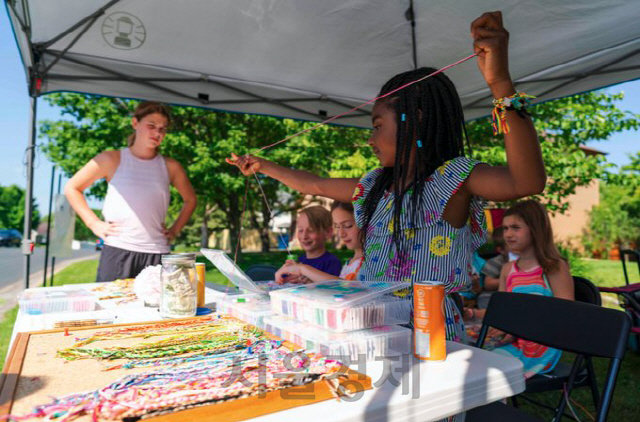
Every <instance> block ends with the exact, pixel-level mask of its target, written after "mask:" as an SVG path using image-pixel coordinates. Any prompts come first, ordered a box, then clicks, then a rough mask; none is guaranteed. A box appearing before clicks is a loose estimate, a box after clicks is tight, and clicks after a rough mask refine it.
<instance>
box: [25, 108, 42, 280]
mask: <svg viewBox="0 0 640 422" xmlns="http://www.w3.org/2000/svg"><path fill="white" fill-rule="evenodd" d="M30 98H31V127H30V130H29V146H28V147H27V192H26V194H25V199H24V232H23V236H22V253H23V254H24V281H25V288H27V289H28V288H29V270H30V265H31V254H33V241H32V240H31V217H32V214H33V207H32V202H33V160H34V157H35V150H36V112H37V105H38V97H36V96H31V97H30Z"/></svg>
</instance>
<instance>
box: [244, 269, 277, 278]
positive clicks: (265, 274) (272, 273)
mask: <svg viewBox="0 0 640 422" xmlns="http://www.w3.org/2000/svg"><path fill="white" fill-rule="evenodd" d="M276 271H278V269H277V268H276V267H273V266H271V265H252V266H251V267H249V268H248V269H247V271H245V274H246V275H247V277H249V278H250V279H251V280H253V281H273V280H275V278H276Z"/></svg>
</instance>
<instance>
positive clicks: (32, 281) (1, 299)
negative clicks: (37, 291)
mask: <svg viewBox="0 0 640 422" xmlns="http://www.w3.org/2000/svg"><path fill="white" fill-rule="evenodd" d="M98 258H100V253H99V252H98V253H95V254H93V255H89V256H85V257H82V258H76V259H68V260H65V261H62V262H61V263H59V264H56V269H55V271H54V274H58V273H59V272H60V271H62V270H64V269H65V268H67V267H68V266H69V265H71V264H75V263H76V262H80V261H85V260H87V259H98ZM48 273H49V276H50V271H49V272H48ZM43 276H44V270H40V271H38V272H35V273H33V274H31V276H30V277H29V287H41V286H42V277H43ZM54 281H55V277H54ZM23 290H24V279H20V280H18V281H16V282H14V283H12V284H10V285H8V286H6V287H5V288H3V289H2V290H0V318H1V317H3V316H4V314H5V312H7V311H8V310H10V309H11V308H13V307H14V306H16V304H17V303H18V295H19V294H20V293H21V292H22V291H23Z"/></svg>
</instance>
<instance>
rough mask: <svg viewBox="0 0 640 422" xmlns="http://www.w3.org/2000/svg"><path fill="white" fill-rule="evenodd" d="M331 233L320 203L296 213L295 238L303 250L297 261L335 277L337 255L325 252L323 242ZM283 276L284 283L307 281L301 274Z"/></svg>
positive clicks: (337, 266) (327, 218) (327, 217)
mask: <svg viewBox="0 0 640 422" xmlns="http://www.w3.org/2000/svg"><path fill="white" fill-rule="evenodd" d="M332 233H333V230H332V223H331V213H330V212H329V211H327V210H326V209H325V208H324V207H322V206H320V205H314V206H311V207H307V208H303V209H302V210H301V211H300V212H299V213H298V220H297V227H296V238H297V239H298V242H300V246H301V247H302V249H303V250H304V253H303V254H302V255H301V256H300V257H299V258H298V262H299V263H301V264H306V265H309V266H310V267H313V268H315V269H317V270H320V271H322V272H324V273H327V274H331V275H332V276H334V277H337V276H338V275H339V274H340V270H341V269H342V264H341V263H340V260H339V259H338V257H337V256H335V255H333V254H331V253H329V252H327V250H326V248H325V243H326V242H327V240H329V239H330V238H331V235H332ZM285 265H287V263H285ZM283 278H284V280H282V281H283V282H286V283H296V282H298V283H299V282H309V280H307V279H306V277H304V276H303V275H300V276H295V275H292V276H287V277H283Z"/></svg>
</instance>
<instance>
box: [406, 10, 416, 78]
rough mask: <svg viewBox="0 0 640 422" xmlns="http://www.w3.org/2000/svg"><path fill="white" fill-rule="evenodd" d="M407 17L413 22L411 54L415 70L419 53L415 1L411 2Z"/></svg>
mask: <svg viewBox="0 0 640 422" xmlns="http://www.w3.org/2000/svg"><path fill="white" fill-rule="evenodd" d="M405 17H406V18H407V20H408V21H409V22H411V50H412V51H411V52H412V53H413V68H414V69H417V68H418V51H417V47H416V11H415V9H414V8H413V0H409V9H407V12H406V13H405Z"/></svg>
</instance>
